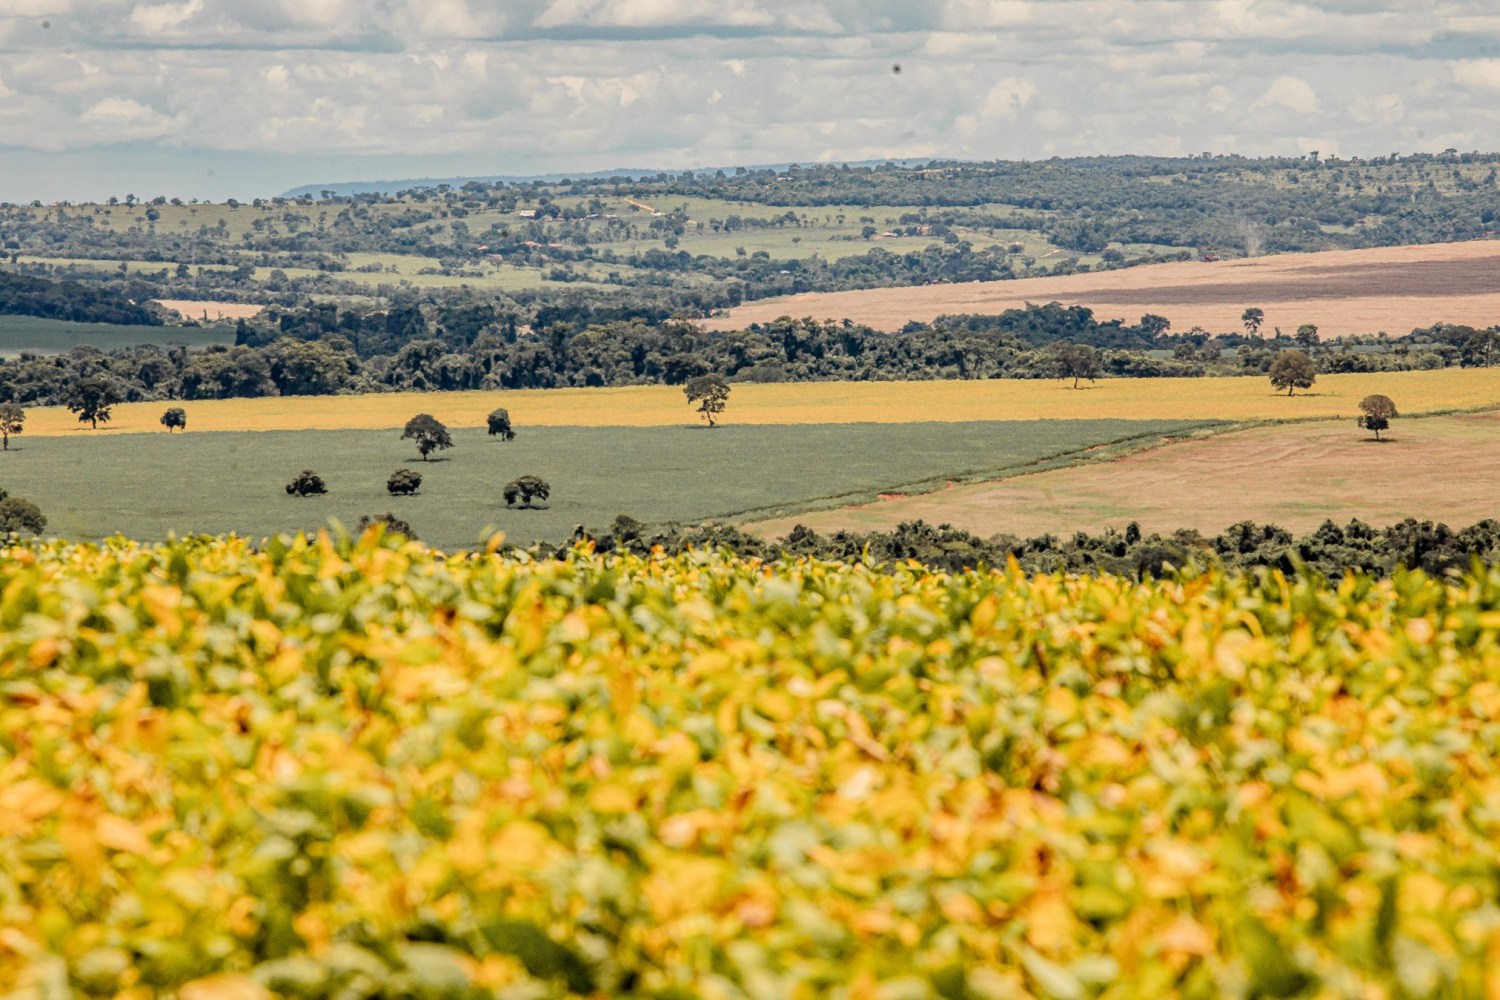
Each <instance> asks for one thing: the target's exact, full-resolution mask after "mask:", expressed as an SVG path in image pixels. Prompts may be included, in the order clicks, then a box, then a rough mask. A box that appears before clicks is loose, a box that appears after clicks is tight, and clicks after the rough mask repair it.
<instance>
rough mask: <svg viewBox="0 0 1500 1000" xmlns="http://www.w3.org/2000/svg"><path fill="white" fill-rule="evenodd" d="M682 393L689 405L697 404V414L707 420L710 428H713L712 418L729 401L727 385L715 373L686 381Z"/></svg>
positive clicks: (720, 411)
mask: <svg viewBox="0 0 1500 1000" xmlns="http://www.w3.org/2000/svg"><path fill="white" fill-rule="evenodd" d="M682 391H683V393H684V394H685V395H686V396H687V401H688V404H689V405H691V404H693V403H696V404H698V412H699V413H701V414H703V416H704V418H705V419H707V420H708V426H710V427H712V426H714V418H715V417H717V416H718V415H719V414H720V413H723V412H724V404H726V403H727V402H728V401H729V383H728V382H726V381H724V376H723V375H719V374H716V373H711V374H708V375H699V376H698V377H697V378H690V379H688V380H687V385H685V386H683V387H682Z"/></svg>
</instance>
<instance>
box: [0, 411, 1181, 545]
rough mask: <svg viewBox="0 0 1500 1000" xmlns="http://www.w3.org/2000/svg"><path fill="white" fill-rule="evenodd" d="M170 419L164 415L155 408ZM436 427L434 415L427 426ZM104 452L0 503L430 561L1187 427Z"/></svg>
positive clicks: (77, 528)
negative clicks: (313, 475) (401, 474)
mask: <svg viewBox="0 0 1500 1000" xmlns="http://www.w3.org/2000/svg"><path fill="white" fill-rule="evenodd" d="M167 405H168V404H166V403H163V404H162V407H163V409H165V408H166V406H167ZM438 416H439V418H440V419H441V414H438ZM191 426H192V425H191V423H189V431H188V432H187V433H185V434H171V435H169V434H167V433H166V432H162V433H155V434H129V435H115V436H109V437H103V436H97V435H91V434H90V433H89V432H88V431H87V430H80V431H79V432H78V433H77V434H76V435H74V436H69V437H65V438H26V437H25V436H24V435H23V436H22V437H21V438H19V439H16V440H13V441H12V443H11V450H10V451H9V452H6V453H3V454H0V486H3V487H4V488H5V489H7V490H9V491H10V492H11V493H12V494H15V495H19V496H23V497H26V498H28V499H30V500H32V501H34V502H35V503H37V504H38V505H39V506H40V507H41V509H42V511H43V513H45V514H46V515H47V517H48V519H49V525H48V533H49V534H57V535H62V536H66V537H70V538H100V537H104V536H107V535H110V534H113V533H116V532H119V533H123V534H126V535H129V536H131V537H134V538H142V539H159V538H165V537H166V535H167V534H168V533H169V532H177V533H178V534H186V533H198V532H205V533H215V534H217V533H222V532H230V531H234V532H239V533H242V534H246V535H249V536H252V537H263V536H266V535H269V534H273V533H276V532H280V531H288V530H295V529H299V528H300V529H314V528H317V527H320V526H322V525H324V524H325V523H326V522H327V520H328V519H329V518H331V517H333V518H338V519H340V520H341V521H344V522H345V523H346V524H349V525H351V526H352V525H353V524H354V523H355V522H357V521H358V520H359V517H360V515H361V514H374V513H380V512H385V511H390V512H392V513H394V514H396V515H397V516H399V517H401V518H404V519H405V520H407V521H408V522H409V523H410V524H411V525H412V528H413V530H415V531H416V532H417V534H418V535H420V536H421V537H422V539H423V540H425V541H428V542H430V543H432V544H434V545H437V546H440V547H443V548H458V547H464V546H469V545H472V544H474V543H475V542H476V541H477V540H478V539H479V537H480V535H481V533H483V532H484V531H485V529H486V528H499V529H502V530H504V531H505V532H506V533H507V535H508V536H509V537H510V538H511V539H512V540H515V541H519V542H531V541H533V540H536V539H543V538H545V539H552V540H562V539H565V538H567V537H568V536H569V534H571V532H572V530H573V528H574V527H575V526H576V525H579V524H583V525H588V526H591V527H603V526H607V525H608V524H609V522H610V521H611V520H612V519H613V518H614V516H615V515H616V514H617V513H622V512H624V513H629V514H631V515H632V516H634V517H636V518H639V519H640V520H643V521H646V522H648V523H663V522H669V521H682V522H696V521H702V520H706V519H710V518H718V519H741V518H749V517H752V516H753V517H772V516H787V515H793V514H796V513H799V512H801V511H805V510H812V509H817V508H821V507H829V506H837V505H842V504H846V503H855V502H860V501H863V500H873V499H874V498H875V494H877V493H879V492H884V491H909V490H917V489H929V488H932V487H933V486H940V485H941V484H942V482H943V481H944V480H945V479H953V480H960V481H965V480H972V479H982V478H1000V477H1003V476H1005V475H1010V474H1015V473H1018V472H1022V471H1028V470H1031V469H1035V468H1038V467H1045V466H1050V465H1054V464H1066V463H1068V462H1073V461H1085V460H1088V459H1091V458H1094V457H1096V455H1097V452H1088V453H1086V450H1087V449H1090V448H1092V447H1094V446H1097V445H1100V444H1103V443H1106V442H1120V441H1127V440H1133V441H1137V442H1142V441H1147V440H1152V439H1157V438H1160V437H1163V436H1167V435H1180V434H1183V433H1186V432H1189V431H1191V430H1193V429H1196V428H1200V427H1203V426H1206V425H1205V424H1204V423H1203V422H1200V421H1164V420H1151V421H1147V420H1140V421H1132V420H1070V421H1052V420H1025V421H990V422H973V423H950V424H941V423H912V424H829V425H770V426H767V425H760V426H736V425H733V424H730V425H727V426H721V427H718V428H715V429H713V430H709V429H707V428H703V427H695V426H680V427H653V428H626V427H607V428H586V427H529V428H528V427H521V428H519V436H518V437H517V439H516V440H515V441H512V442H508V443H504V442H500V441H497V440H495V439H491V438H489V437H487V436H486V435H485V434H484V433H483V432H482V431H480V430H477V429H466V430H456V431H454V432H453V440H454V442H455V447H453V448H452V449H450V450H449V451H446V452H440V453H437V454H435V455H434V456H433V457H434V458H436V459H440V460H439V461H432V462H423V461H421V460H420V457H419V456H418V455H417V453H416V449H415V448H414V447H413V446H412V444H411V442H409V441H402V440H401V438H400V433H399V432H398V431H394V430H389V431H265V432H244V433H201V434H194V433H193V432H192V430H191ZM402 467H406V468H411V469H416V470H418V471H420V472H421V473H422V474H423V477H424V481H423V484H422V489H421V492H420V493H419V494H417V495H416V496H412V497H400V498H396V497H391V496H389V495H388V494H387V492H386V489H385V482H386V479H387V477H389V475H390V474H391V473H392V472H393V471H395V470H396V469H398V468H402ZM309 468H310V469H313V470H314V471H316V472H317V473H318V474H319V475H321V476H322V477H323V478H324V480H325V481H326V482H327V483H328V487H329V490H330V491H331V492H330V493H329V494H328V495H327V496H324V497H318V498H309V499H295V498H292V497H289V496H287V494H286V491H285V486H286V484H287V483H288V482H289V481H290V480H291V479H292V478H293V477H294V476H295V475H296V474H297V473H298V472H300V471H301V470H303V469H309ZM528 474H532V475H538V476H541V477H542V478H543V479H545V480H547V481H548V482H550V483H551V485H552V497H551V502H550V504H549V506H548V507H547V509H544V510H510V509H507V508H506V506H505V503H504V500H503V499H502V497H501V490H502V489H503V487H504V485H505V484H506V483H507V482H509V481H510V480H512V479H515V478H517V477H518V476H522V475H528Z"/></svg>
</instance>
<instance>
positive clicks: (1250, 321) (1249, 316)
mask: <svg viewBox="0 0 1500 1000" xmlns="http://www.w3.org/2000/svg"><path fill="white" fill-rule="evenodd" d="M1265 321H1266V311H1265V310H1264V309H1261V308H1259V307H1257V306H1251V307H1250V308H1249V309H1246V310H1245V311H1244V313H1243V314H1241V316H1240V322H1241V323H1244V324H1245V332H1246V333H1248V334H1249V335H1250V336H1252V337H1258V336H1260V325H1261V324H1262V323H1264V322H1265Z"/></svg>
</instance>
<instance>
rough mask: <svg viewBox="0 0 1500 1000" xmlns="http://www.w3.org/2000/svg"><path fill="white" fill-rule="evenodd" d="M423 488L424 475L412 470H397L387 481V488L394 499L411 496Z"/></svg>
mask: <svg viewBox="0 0 1500 1000" xmlns="http://www.w3.org/2000/svg"><path fill="white" fill-rule="evenodd" d="M421 486H422V474H421V473H420V472H414V471H412V470H411V469H397V470H396V471H395V472H393V473H391V478H389V479H387V480H386V481H385V488H386V491H387V492H388V493H390V495H391V496H393V497H405V496H411V495H412V494H413V493H415V492H417V490H418V489H420V488H421Z"/></svg>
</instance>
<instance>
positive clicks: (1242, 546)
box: [528, 514, 1500, 579]
mask: <svg viewBox="0 0 1500 1000" xmlns="http://www.w3.org/2000/svg"><path fill="white" fill-rule="evenodd" d="M582 541H587V542H590V543H592V544H593V546H594V547H595V548H596V550H598V551H602V552H613V551H629V552H634V553H637V554H649V553H650V552H651V551H652V550H653V549H655V548H657V547H660V548H661V549H663V550H664V551H666V552H667V553H668V554H674V555H675V554H678V553H681V552H685V551H687V550H689V549H706V548H719V547H723V548H727V549H730V550H732V551H734V552H736V553H738V554H739V555H741V556H751V557H758V558H762V559H779V558H796V557H799V556H811V557H815V558H819V559H832V560H840V561H845V562H865V563H868V564H871V565H876V564H881V563H895V562H905V561H915V562H919V563H922V564H924V565H927V566H930V567H932V568H933V569H940V570H946V571H950V572H956V571H959V570H963V569H967V568H971V567H975V566H990V567H1003V566H1005V565H1006V564H1007V561H1008V560H1011V559H1014V560H1016V562H1017V563H1018V564H1019V565H1020V567H1021V568H1022V569H1023V570H1026V571H1027V572H1029V573H1056V572H1068V573H1096V572H1107V573H1114V574H1120V575H1125V576H1131V577H1135V578H1138V579H1139V578H1144V577H1161V576H1163V575H1166V574H1168V573H1170V572H1171V571H1172V570H1173V569H1174V568H1177V569H1181V568H1185V567H1188V566H1193V565H1196V566H1222V567H1224V568H1226V569H1231V570H1255V569H1258V568H1263V569H1268V570H1278V571H1280V572H1282V573H1285V574H1288V575H1293V574H1298V573H1316V574H1319V575H1321V576H1324V577H1329V578H1335V577H1340V576H1342V575H1344V574H1345V573H1347V572H1350V571H1353V572H1358V573H1363V574H1366V575H1370V576H1388V575H1390V574H1391V573H1393V572H1395V570H1396V568H1397V567H1406V568H1408V569H1420V570H1423V571H1424V572H1427V573H1430V574H1434V575H1438V574H1444V573H1461V572H1464V571H1466V570H1468V569H1470V567H1471V566H1472V564H1473V563H1474V561H1476V560H1477V561H1478V562H1480V563H1482V564H1486V565H1495V564H1497V563H1500V521H1497V520H1494V519H1486V520H1483V521H1480V522H1478V523H1476V524H1473V525H1470V526H1468V527H1465V528H1461V529H1458V530H1455V529H1452V528H1450V527H1448V526H1447V525H1445V524H1441V523H1434V522H1432V521H1418V520H1416V519H1413V518H1407V519H1406V520H1404V521H1402V522H1400V523H1399V524H1393V525H1389V526H1387V527H1384V528H1376V527H1372V526H1371V525H1368V524H1365V523H1364V522H1362V521H1359V520H1351V521H1350V522H1349V523H1348V524H1345V525H1339V524H1335V523H1334V522H1333V521H1325V522H1324V523H1323V524H1322V525H1320V526H1319V527H1318V528H1317V529H1316V530H1314V531H1312V532H1310V533H1308V534H1305V535H1300V536H1298V535H1293V534H1292V533H1291V532H1289V531H1287V530H1285V529H1283V528H1279V527H1277V526H1275V525H1270V524H1256V523H1255V522H1252V521H1242V522H1240V523H1239V524H1236V525H1233V526H1232V527H1230V528H1229V529H1228V530H1226V531H1224V532H1222V533H1220V534H1218V535H1212V536H1206V535H1203V534H1201V533H1200V532H1197V531H1194V530H1192V529H1181V530H1178V531H1174V532H1171V533H1169V534H1165V535H1163V534H1158V533H1152V534H1145V533H1143V532H1142V531H1141V529H1140V527H1139V525H1137V524H1135V523H1134V522H1132V523H1130V524H1129V525H1127V526H1126V527H1125V528H1124V529H1123V530H1119V529H1115V528H1106V529H1105V530H1104V531H1103V532H1100V533H1097V534H1089V533H1087V532H1078V533H1076V534H1073V535H1068V536H1060V535H1052V534H1046V535H1038V536H1034V537H1029V538H1022V537H1018V536H1015V535H1005V534H1001V535H996V536H994V537H992V538H988V539H986V538H980V537H978V536H976V535H973V534H970V533H969V532H967V531H963V530H962V529H959V528H955V527H953V526H952V525H948V524H943V525H936V526H934V525H931V524H928V523H926V522H925V521H911V522H907V523H904V524H901V525H899V526H897V527H896V528H895V529H894V530H893V531H888V532H882V531H874V532H868V533H859V532H849V531H838V532H834V533H832V534H827V535H820V534H818V533H817V532H815V531H813V530H811V529H809V528H806V527H804V526H800V525H799V526H798V527H796V528H794V529H793V530H792V531H791V532H790V533H789V534H788V535H786V536H785V537H784V538H780V539H774V540H771V539H764V538H761V537H759V536H757V535H752V534H750V533H748V532H745V531H743V530H741V529H739V528H737V527H734V526H732V525H722V524H707V525H699V526H691V527H684V526H677V525H668V526H664V527H656V528H652V527H648V526H647V525H644V524H642V523H641V522H639V521H636V520H635V519H634V518H631V517H630V516H628V515H625V514H621V515H618V516H617V517H616V518H615V520H614V523H613V524H611V525H610V526H609V527H608V528H604V529H600V530H594V531H591V530H586V529H583V528H579V529H578V530H577V531H576V532H575V534H574V538H573V539H572V541H571V542H570V543H569V544H565V545H549V544H541V545H536V546H532V547H530V549H529V550H528V551H530V552H532V553H533V554H536V555H540V556H547V557H557V556H560V555H563V554H565V553H566V552H567V551H568V550H569V549H570V547H571V545H573V544H577V543H578V542H582Z"/></svg>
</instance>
